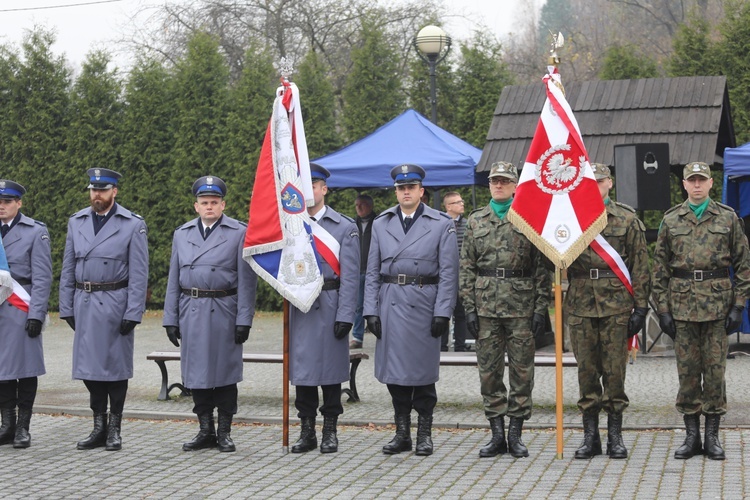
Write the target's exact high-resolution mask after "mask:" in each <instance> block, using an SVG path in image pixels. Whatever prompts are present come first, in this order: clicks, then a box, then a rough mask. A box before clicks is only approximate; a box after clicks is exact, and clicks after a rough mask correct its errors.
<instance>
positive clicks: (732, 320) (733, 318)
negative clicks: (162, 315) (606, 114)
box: [26, 306, 744, 335]
mask: <svg viewBox="0 0 750 500" xmlns="http://www.w3.org/2000/svg"><path fill="white" fill-rule="evenodd" d="M743 310H744V307H740V306H732V308H731V309H730V310H729V314H727V319H725V320H724V329H725V330H726V331H727V335H730V334H732V333H734V332H736V331H737V330H739V329H740V327H741V326H742V311H743ZM28 329H29V327H28V326H27V327H26V330H27V331H28Z"/></svg>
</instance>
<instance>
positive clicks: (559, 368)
mask: <svg viewBox="0 0 750 500" xmlns="http://www.w3.org/2000/svg"><path fill="white" fill-rule="evenodd" d="M561 274H562V271H561V270H560V267H559V266H555V423H556V426H555V430H556V432H557V458H558V459H562V458H563V365H562V349H563V321H562V284H561V282H562V279H561Z"/></svg>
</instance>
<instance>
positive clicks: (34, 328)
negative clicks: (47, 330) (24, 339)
mask: <svg viewBox="0 0 750 500" xmlns="http://www.w3.org/2000/svg"><path fill="white" fill-rule="evenodd" d="M26 333H28V334H29V337H31V338H32V339H33V338H36V337H38V336H39V335H41V333H42V322H41V321H39V320H38V319H27V320H26Z"/></svg>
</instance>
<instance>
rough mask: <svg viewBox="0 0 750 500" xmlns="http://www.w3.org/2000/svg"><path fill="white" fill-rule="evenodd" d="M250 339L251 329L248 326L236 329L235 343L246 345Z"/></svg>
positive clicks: (239, 326) (240, 326) (236, 327)
mask: <svg viewBox="0 0 750 500" xmlns="http://www.w3.org/2000/svg"><path fill="white" fill-rule="evenodd" d="M249 337H250V327H249V326H247V325H237V326H235V327H234V343H235V344H244V343H245V342H247V339H248V338H249Z"/></svg>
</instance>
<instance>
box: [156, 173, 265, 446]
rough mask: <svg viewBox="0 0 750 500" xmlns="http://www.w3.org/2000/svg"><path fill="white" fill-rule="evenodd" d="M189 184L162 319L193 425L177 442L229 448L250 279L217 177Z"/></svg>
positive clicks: (240, 232)
mask: <svg viewBox="0 0 750 500" xmlns="http://www.w3.org/2000/svg"><path fill="white" fill-rule="evenodd" d="M192 189H193V195H194V196H195V197H196V201H195V204H194V207H195V211H196V213H197V214H198V217H197V218H195V219H193V220H191V221H190V222H187V223H186V224H183V225H182V226H180V227H178V228H177V230H176V231H175V232H174V238H173V240H172V258H171V260H170V263H169V281H168V283H167V295H166V297H165V298H164V320H163V324H164V328H165V329H166V331H167V337H168V338H169V340H170V341H171V342H172V343H173V344H174V345H175V346H177V347H180V351H181V354H182V356H181V363H180V366H181V369H182V383H183V385H184V386H185V387H187V388H189V389H191V391H192V394H193V402H194V404H195V406H194V407H193V412H194V413H195V414H196V415H197V416H198V423H199V426H200V430H199V431H198V434H197V435H196V436H195V438H194V439H193V440H192V441H190V442H187V443H185V444H183V445H182V449H183V450H185V451H193V450H200V449H203V448H215V447H217V446H218V449H219V451H224V452H232V451H235V449H236V447H235V445H234V442H233V441H232V438H231V436H230V433H231V428H232V417H233V415H234V414H235V413H237V383H238V382H240V381H241V380H242V344H243V343H244V342H245V341H246V340H247V339H248V337H249V335H250V327H251V326H252V324H253V316H254V315H255V285H256V280H257V278H256V275H255V273H254V272H253V271H252V269H251V268H250V266H249V265H248V264H247V263H246V262H245V261H244V260H243V259H242V248H243V244H244V241H245V232H246V230H247V225H246V224H244V223H241V222H238V221H236V220H234V219H232V218H231V217H228V216H226V215H224V208H225V206H226V202H225V201H224V196H225V195H226V194H227V186H226V184H225V183H224V181H222V180H221V179H220V178H218V177H215V176H205V177H201V178H200V179H197V180H196V181H195V182H194V183H193V188H192ZM180 339H182V346H180ZM214 408H217V409H218V416H219V427H218V435H217V432H216V427H215V425H214ZM217 437H218V439H217Z"/></svg>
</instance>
